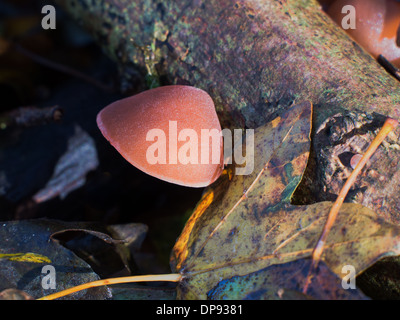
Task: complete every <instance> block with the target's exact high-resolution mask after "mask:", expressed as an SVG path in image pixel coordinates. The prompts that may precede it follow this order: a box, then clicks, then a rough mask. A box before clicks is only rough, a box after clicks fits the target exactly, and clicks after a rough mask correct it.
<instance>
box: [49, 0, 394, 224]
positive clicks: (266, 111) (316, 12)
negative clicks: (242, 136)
mask: <svg viewBox="0 0 400 320" xmlns="http://www.w3.org/2000/svg"><path fill="white" fill-rule="evenodd" d="M55 2H57V3H59V4H61V5H62V7H63V8H65V9H66V10H67V11H68V12H69V13H70V14H71V15H72V16H73V17H74V18H75V19H76V20H77V21H80V22H82V23H83V25H84V26H85V28H86V29H88V30H90V31H91V33H92V34H93V35H94V36H95V38H96V39H97V41H98V43H99V44H100V45H101V46H102V47H103V48H104V50H105V52H106V53H107V54H108V55H109V56H110V57H111V58H113V59H114V60H115V61H116V62H117V63H118V65H119V67H120V70H121V74H122V75H123V77H124V79H125V85H126V84H128V85H129V79H130V76H131V75H132V71H133V70H137V69H139V70H141V71H142V72H143V74H146V73H152V74H153V75H154V74H155V73H157V74H158V76H160V79H166V81H165V82H166V83H183V84H190V85H194V86H197V87H200V88H202V89H204V90H206V91H207V92H209V93H210V95H211V96H212V98H213V99H214V101H215V103H216V108H217V112H218V115H219V118H220V120H221V123H222V126H223V127H243V128H244V127H248V128H255V127H258V126H260V125H262V124H264V123H266V122H267V121H269V120H271V119H273V118H274V117H275V116H276V115H279V114H280V113H281V111H282V110H283V109H286V108H288V107H289V106H290V105H292V104H293V103H294V102H301V101H304V100H310V101H311V102H312V103H313V105H314V121H313V125H314V130H313V137H312V138H313V158H312V159H311V161H310V167H309V170H308V171H307V174H306V176H305V179H304V184H303V186H302V187H303V189H304V190H308V192H305V193H304V194H307V193H310V192H311V194H314V196H315V198H314V199H313V200H314V201H319V200H323V199H329V198H330V196H331V194H337V192H338V190H339V189H340V187H341V185H342V184H343V182H344V179H345V178H346V175H347V176H348V172H347V171H348V170H347V169H348V167H347V165H346V164H343V163H342V162H340V158H343V156H341V157H339V156H340V155H341V154H342V153H345V152H355V150H358V151H357V152H362V151H363V150H365V147H366V146H367V145H368V144H369V143H370V141H371V140H372V139H373V137H374V136H375V134H376V132H377V130H378V129H379V126H380V125H382V123H383V120H384V118H385V116H390V117H392V118H395V119H399V118H400V110H399V107H398V104H399V102H400V94H399V92H400V91H399V89H400V83H399V81H398V80H396V79H395V78H394V77H393V76H391V75H389V74H388V73H387V72H386V71H385V70H384V68H382V67H381V66H380V65H379V64H378V63H377V62H376V61H375V60H374V59H373V58H372V57H371V56H370V55H369V54H367V53H366V52H365V51H363V50H362V49H361V48H360V47H359V46H358V45H357V44H356V43H355V42H354V41H353V40H352V39H350V38H349V37H348V36H347V35H346V34H345V32H344V31H343V30H341V29H340V28H339V27H338V26H337V25H335V24H334V23H333V22H332V21H331V20H330V19H329V17H328V16H327V15H326V14H325V13H324V12H322V10H321V8H320V5H319V4H318V3H317V1H316V0H303V1H299V0H280V1H275V0H251V1H236V0H227V1H217V0H210V1H198V0H194V1H185V0H176V1H169V2H160V1H154V0H137V1H132V0H55ZM399 132H400V131H399V130H397V131H396V132H394V133H393V135H392V136H391V138H390V139H389V140H388V141H387V143H386V144H385V145H384V146H382V147H381V148H380V149H379V150H378V152H377V154H376V155H375V156H374V157H373V158H372V159H371V161H370V163H369V164H368V168H367V170H366V171H365V172H364V174H363V176H362V177H361V178H360V180H359V182H358V186H357V187H356V191H357V190H362V196H360V197H357V196H355V197H353V200H354V201H356V202H359V203H362V204H364V205H366V206H368V207H370V208H371V209H373V210H375V211H377V212H379V213H381V214H382V215H383V216H384V217H385V218H387V219H388V220H390V221H395V222H400V216H399V215H398V213H397V211H398V210H397V208H396V207H393V206H394V204H395V203H399V201H398V200H399V197H400V196H399V195H400V192H399V186H398V185H399V183H398V181H399V180H400V177H398V175H396V173H397V172H399V170H398V169H399V168H398V163H399V161H398V160H399V159H400V152H399V146H398V145H397V140H398V134H399ZM346 168H347V169H346ZM346 170H347V171H346ZM371 170H373V172H374V173H372V172H371ZM389 185H390V187H389ZM308 197H309V196H308ZM299 199H301V195H300V196H299ZM304 201H310V199H305V200H304Z"/></svg>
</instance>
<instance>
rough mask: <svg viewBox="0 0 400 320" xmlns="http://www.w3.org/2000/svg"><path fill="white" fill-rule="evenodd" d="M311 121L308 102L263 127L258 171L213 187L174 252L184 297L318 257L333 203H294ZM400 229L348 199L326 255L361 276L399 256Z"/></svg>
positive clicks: (334, 267)
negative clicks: (382, 260)
mask: <svg viewBox="0 0 400 320" xmlns="http://www.w3.org/2000/svg"><path fill="white" fill-rule="evenodd" d="M310 122H311V105H310V103H301V104H298V105H296V106H294V107H292V108H291V109H290V110H289V111H288V112H286V113H285V114H283V115H282V116H281V118H277V119H275V120H274V121H272V122H271V123H269V124H267V125H266V126H263V127H261V128H259V129H257V130H256V132H255V148H254V157H255V158H254V162H255V169H254V172H253V173H252V174H251V175H248V176H235V177H234V178H233V179H232V181H230V182H229V181H221V182H220V183H219V184H218V185H216V186H215V187H214V188H212V189H209V190H208V192H207V193H206V195H205V196H204V198H203V199H202V201H201V202H200V203H199V205H198V206H197V208H196V210H195V212H194V214H193V216H192V217H191V218H190V219H189V221H188V223H187V225H186V226H185V229H184V230H183V232H182V234H181V236H180V238H179V239H178V241H177V243H176V245H175V247H174V250H173V256H172V266H173V270H174V272H175V270H176V272H179V273H181V274H182V275H183V280H182V281H181V283H180V285H179V286H178V297H179V298H182V299H206V298H207V297H208V294H211V292H213V291H212V290H215V288H217V287H218V286H221V284H222V283H223V282H224V281H226V280H227V279H232V278H233V277H243V276H246V275H249V274H252V273H256V272H259V271H260V270H263V269H265V268H268V267H269V266H272V265H282V264H284V263H289V262H292V261H296V260H299V259H306V258H309V257H310V256H311V253H312V250H313V248H314V246H315V244H316V243H317V240H318V238H319V236H320V234H321V231H322V228H323V226H324V224H325V221H326V217H327V215H328V213H329V210H330V208H331V206H332V203H331V202H321V203H316V204H312V205H305V206H295V205H292V204H291V203H290V199H291V197H292V195H293V192H294V191H295V189H296V188H297V185H298V184H299V182H300V180H301V178H302V175H303V172H304V170H305V167H306V164H307V160H308V154H309V148H310V140H309V134H310V129H311V127H310ZM248 152H251V150H248ZM399 235H400V228H399V227H398V226H395V225H391V224H389V223H386V222H385V221H383V220H382V219H380V218H378V217H377V216H376V214H375V213H374V212H373V211H371V210H370V209H368V208H365V207H363V206H361V205H358V204H344V205H343V206H342V208H341V210H340V213H339V215H338V218H337V220H336V222H335V225H334V226H333V228H332V230H331V233H330V235H329V237H328V239H327V245H326V247H325V251H324V254H323V256H322V261H323V262H324V263H325V264H326V265H327V267H328V268H329V269H330V270H331V271H332V272H333V273H334V274H336V275H337V276H338V277H343V274H342V268H343V266H345V265H352V266H354V268H355V270H356V272H357V274H359V273H361V272H362V271H363V270H365V269H366V268H367V267H368V266H370V265H372V264H373V263H374V262H376V261H377V260H378V259H379V258H381V257H382V256H384V255H397V254H398V253H399V250H398V247H399V243H400V242H399ZM305 277H306V275H304V280H305ZM296 281H301V279H297V280H296ZM327 281H328V280H327ZM298 285H299V286H300V287H301V286H302V285H304V284H301V283H298ZM242 289H243V290H244V291H246V288H240V290H242ZM237 290H239V289H237ZM250 290H251V289H250ZM250 293H251V291H249V292H247V294H250ZM241 294H242V295H245V294H246V292H242V293H241ZM314 294H316V295H317V296H314V298H320V297H319V296H318V295H319V294H318V293H315V292H314ZM323 298H324V299H326V298H328V297H327V296H324V297H323ZM330 298H334V296H333V295H332V296H331V297H330Z"/></svg>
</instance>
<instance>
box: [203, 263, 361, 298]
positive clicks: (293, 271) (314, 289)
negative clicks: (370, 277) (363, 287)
mask: <svg viewBox="0 0 400 320" xmlns="http://www.w3.org/2000/svg"><path fill="white" fill-rule="evenodd" d="M319 267H320V269H319V274H318V276H317V277H316V278H314V279H313V282H312V284H311V285H310V287H309V291H308V294H307V295H305V294H303V293H302V292H301V291H302V288H301V285H302V283H303V280H304V277H305V275H306V274H307V272H308V270H309V269H310V260H308V259H307V260H304V259H300V260H295V261H291V262H288V263H283V264H277V265H272V266H269V267H267V268H265V269H261V270H259V271H256V272H253V273H250V274H248V275H245V276H242V277H238V276H235V277H232V278H230V279H227V280H224V281H221V282H220V283H219V284H218V285H217V286H216V287H215V288H214V289H213V290H211V291H210V292H209V293H208V294H207V297H208V298H209V299H213V300H227V299H229V300H232V299H234V300H260V299H263V300H310V299H313V297H318V299H335V300H343V299H346V300H366V299H368V298H367V297H366V296H365V295H364V294H363V293H362V292H361V291H360V290H359V289H351V290H346V289H343V287H342V279H340V278H339V277H338V276H337V275H335V274H334V273H333V272H332V271H330V270H329V268H328V267H327V266H326V265H324V264H321V265H320V266H319Z"/></svg>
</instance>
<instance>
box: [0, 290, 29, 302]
mask: <svg viewBox="0 0 400 320" xmlns="http://www.w3.org/2000/svg"><path fill="white" fill-rule="evenodd" d="M0 300H33V298H32V297H31V296H30V295H29V294H27V293H26V292H24V291H22V290H18V289H13V288H11V289H5V290H3V291H1V292H0Z"/></svg>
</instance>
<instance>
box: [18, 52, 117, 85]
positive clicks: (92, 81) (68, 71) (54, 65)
mask: <svg viewBox="0 0 400 320" xmlns="http://www.w3.org/2000/svg"><path fill="white" fill-rule="evenodd" d="M14 48H15V50H16V51H18V52H19V53H22V54H23V55H25V56H26V57H28V58H30V59H32V60H33V61H35V62H36V63H39V64H41V65H43V66H45V67H47V68H50V69H53V70H57V71H59V72H62V73H65V74H68V75H70V76H72V77H75V78H79V79H81V80H83V81H86V82H88V83H90V84H92V85H94V86H96V87H98V88H100V89H102V90H104V91H106V92H110V93H113V92H114V91H115V88H114V87H113V86H108V85H106V84H104V83H102V82H100V81H98V80H96V79H95V78H92V77H90V76H88V75H86V74H84V73H82V72H79V71H78V70H75V69H72V68H70V67H67V66H64V65H62V64H60V63H56V62H54V61H50V60H48V59H46V58H44V57H42V56H39V55H37V54H36V53H33V52H31V51H29V50H28V49H25V48H24V47H22V46H21V45H19V44H14Z"/></svg>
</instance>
